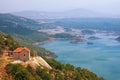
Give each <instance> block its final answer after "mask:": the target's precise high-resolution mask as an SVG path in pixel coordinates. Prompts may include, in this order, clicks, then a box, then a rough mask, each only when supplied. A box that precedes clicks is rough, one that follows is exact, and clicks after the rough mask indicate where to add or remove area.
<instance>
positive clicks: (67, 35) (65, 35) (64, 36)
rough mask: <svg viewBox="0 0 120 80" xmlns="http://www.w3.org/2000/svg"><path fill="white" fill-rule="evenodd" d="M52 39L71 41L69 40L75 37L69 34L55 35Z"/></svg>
mask: <svg viewBox="0 0 120 80" xmlns="http://www.w3.org/2000/svg"><path fill="white" fill-rule="evenodd" d="M53 37H54V38H64V39H71V38H74V37H75V36H72V35H71V34H67V33H57V34H55V35H54V36H53Z"/></svg>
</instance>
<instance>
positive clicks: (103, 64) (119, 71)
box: [40, 34, 120, 80]
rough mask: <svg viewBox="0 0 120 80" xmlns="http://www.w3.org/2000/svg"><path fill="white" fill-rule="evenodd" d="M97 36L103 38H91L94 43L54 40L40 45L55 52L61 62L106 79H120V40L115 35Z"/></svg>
mask: <svg viewBox="0 0 120 80" xmlns="http://www.w3.org/2000/svg"><path fill="white" fill-rule="evenodd" d="M89 36H90V35H89ZM95 36H99V37H101V39H99V40H91V42H93V43H94V44H93V45H88V44H87V42H80V43H79V44H71V43H70V42H69V41H53V42H50V43H47V44H43V45H40V46H41V47H44V48H46V49H49V50H51V51H53V52H55V53H56V54H57V55H58V58H57V60H58V61H60V62H63V63H71V64H73V65H75V66H80V67H82V68H87V69H89V70H91V71H92V72H94V73H96V74H98V75H99V76H102V77H104V78H105V79H106V80H120V42H117V41H115V40H113V39H112V38H115V37H114V36H106V35H105V34H96V35H95ZM86 37H88V36H86Z"/></svg>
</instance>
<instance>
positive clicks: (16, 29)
mask: <svg viewBox="0 0 120 80" xmlns="http://www.w3.org/2000/svg"><path fill="white" fill-rule="evenodd" d="M37 26H39V24H38V23H37V22H36V21H34V20H31V19H27V18H24V17H18V16H14V15H11V14H0V30H1V31H3V32H6V33H16V34H30V33H33V32H35V31H34V30H33V29H35V27H37Z"/></svg>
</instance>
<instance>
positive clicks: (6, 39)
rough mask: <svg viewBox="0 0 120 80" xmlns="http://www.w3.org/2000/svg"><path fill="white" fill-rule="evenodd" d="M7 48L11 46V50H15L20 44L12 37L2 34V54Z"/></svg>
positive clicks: (0, 50)
mask: <svg viewBox="0 0 120 80" xmlns="http://www.w3.org/2000/svg"><path fill="white" fill-rule="evenodd" d="M6 46H9V48H10V50H14V49H15V48H17V47H19V46H20V44H19V43H18V42H17V41H15V40H14V39H13V38H12V37H11V36H10V35H6V34H4V33H2V32H0V53H2V50H4V49H5V47H6Z"/></svg>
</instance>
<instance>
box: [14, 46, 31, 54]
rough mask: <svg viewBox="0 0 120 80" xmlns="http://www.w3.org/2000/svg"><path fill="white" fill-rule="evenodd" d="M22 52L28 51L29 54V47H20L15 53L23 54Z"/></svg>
mask: <svg viewBox="0 0 120 80" xmlns="http://www.w3.org/2000/svg"><path fill="white" fill-rule="evenodd" d="M22 50H26V51H28V52H30V49H28V48H27V47H19V48H17V49H15V50H14V51H13V52H17V53H18V52H21V51H22Z"/></svg>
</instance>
